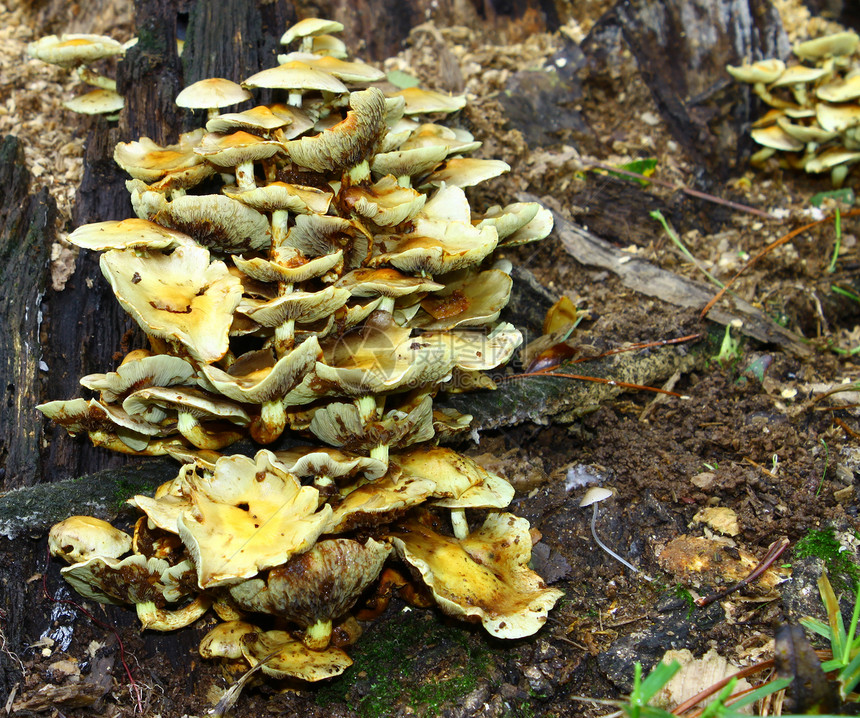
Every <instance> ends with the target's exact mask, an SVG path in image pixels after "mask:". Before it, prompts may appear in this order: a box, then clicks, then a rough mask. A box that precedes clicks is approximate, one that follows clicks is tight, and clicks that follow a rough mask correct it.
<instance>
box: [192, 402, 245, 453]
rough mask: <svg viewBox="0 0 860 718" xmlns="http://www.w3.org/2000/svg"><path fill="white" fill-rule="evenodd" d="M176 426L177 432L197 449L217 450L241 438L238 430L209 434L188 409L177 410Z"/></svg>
mask: <svg viewBox="0 0 860 718" xmlns="http://www.w3.org/2000/svg"><path fill="white" fill-rule="evenodd" d="M176 428H177V429H179V433H180V434H182V436H184V437H185V438H186V439H188V441H190V442H191V443H192V444H194V446H196V447H197V448H198V449H212V450H214V451H217V450H218V449H223V448H224V447H225V446H229V445H230V444H232V443H234V442H236V441H238V440H239V439H241V438H242V434H241V433H240V432H238V431H220V432H218V433H217V434H210V433H209V432H208V431H206V429H204V428H203V426H201V424H200V422H199V421H197V418H196V417H195V416H194V415H193V414H192V413H190V412H188V411H180V412H179V418H178V421H177V422H176Z"/></svg>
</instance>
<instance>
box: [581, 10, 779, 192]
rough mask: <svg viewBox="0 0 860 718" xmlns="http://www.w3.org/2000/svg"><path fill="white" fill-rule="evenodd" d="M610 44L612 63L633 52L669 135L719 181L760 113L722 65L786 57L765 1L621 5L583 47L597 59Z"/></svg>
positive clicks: (738, 154)
mask: <svg viewBox="0 0 860 718" xmlns="http://www.w3.org/2000/svg"><path fill="white" fill-rule="evenodd" d="M611 28H614V29H615V30H616V32H611V31H610V29H611ZM607 42H618V43H619V44H618V45H617V46H615V47H613V48H609V47H607V48H605V50H606V51H605V52H604V53H603V54H604V56H605V58H606V60H607V61H608V62H609V63H614V62H616V61H617V60H616V58H618V57H619V56H621V54H622V53H623V51H624V50H625V49H629V51H630V52H632V54H633V56H634V58H635V60H636V62H637V64H638V67H639V71H640V73H641V74H642V77H643V79H644V80H645V82H646V84H647V85H648V88H649V90H650V92H651V95H652V97H653V98H654V100H655V102H656V103H657V107H658V109H659V110H660V113H661V115H662V116H663V118H664V119H665V120H666V122H667V124H668V126H669V130H670V131H671V132H672V134H673V136H674V137H675V138H676V139H677V140H678V142H679V143H680V144H681V145H682V146H683V147H684V149H685V150H686V151H687V152H688V153H689V155H690V157H691V158H693V159H694V160H695V162H696V163H697V164H698V165H702V166H704V167H706V168H707V169H708V170H709V171H710V172H711V173H716V174H717V175H719V176H721V177H725V176H726V175H727V174H728V173H729V172H730V171H731V170H733V169H734V168H735V167H737V166H738V162H739V160H740V159H741V158H742V157H743V155H744V153H748V152H749V147H750V143H749V141H748V139H747V138H746V131H747V126H748V123H749V122H750V121H751V120H752V119H754V118H755V116H757V113H758V109H757V106H758V103H757V102H753V98H752V95H751V93H750V92H749V88H747V87H742V86H739V85H738V84H737V83H734V81H733V80H732V79H731V77H730V76H729V75H728V73H726V72H725V66H726V64H735V65H737V64H740V63H741V62H743V60H744V59H745V58H747V59H752V60H760V59H764V58H767V57H785V56H786V55H787V54H788V53H789V45H788V40H787V38H786V35H785V32H784V30H783V29H782V23H781V21H780V20H779V16H778V14H776V10H775V9H774V8H773V6H772V5H771V4H770V3H769V2H768V1H767V0H718V1H717V2H714V1H713V0H660V1H659V2H654V1H653V0H619V2H618V3H617V4H616V6H615V8H614V10H613V11H612V12H610V13H607V14H606V15H605V16H604V17H603V18H602V19H601V20H600V22H599V23H598V24H597V25H595V28H594V29H593V30H592V32H591V33H590V36H589V38H588V39H587V40H586V42H585V43H584V48H583V49H584V50H585V51H586V54H587V55H589V56H590V57H596V56H597V55H598V54H599V52H598V51H597V48H595V45H598V44H600V43H607ZM625 46H626V47H625Z"/></svg>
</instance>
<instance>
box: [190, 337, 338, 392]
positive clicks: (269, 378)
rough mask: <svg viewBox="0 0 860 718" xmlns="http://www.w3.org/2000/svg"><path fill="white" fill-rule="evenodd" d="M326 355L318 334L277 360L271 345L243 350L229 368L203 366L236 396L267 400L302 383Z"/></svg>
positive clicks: (216, 383)
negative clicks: (269, 347)
mask: <svg viewBox="0 0 860 718" xmlns="http://www.w3.org/2000/svg"><path fill="white" fill-rule="evenodd" d="M321 355H322V351H321V350H320V346H319V343H318V342H317V340H316V338H311V339H308V340H307V341H305V342H302V343H301V344H299V346H298V347H297V348H296V349H294V350H292V351H291V352H289V353H288V354H287V355H285V356H283V357H281V358H280V359H278V360H277V361H276V360H275V356H274V354H273V353H272V351H271V349H261V350H259V351H255V352H249V353H247V354H243V355H242V356H241V357H239V359H237V360H236V361H235V362H234V363H233V364H232V365H231V366H230V368H229V370H227V371H223V370H222V369H219V368H218V367H215V366H211V365H204V366H203V367H201V371H202V372H203V375H204V376H205V377H206V381H207V382H208V383H209V384H210V385H211V386H212V388H213V389H214V390H215V391H217V392H219V393H220V394H223V395H224V396H226V397H228V398H229V399H232V400H233V401H240V402H244V403H250V404H263V403H264V402H267V401H273V400H275V399H278V398H280V397H281V396H283V395H284V394H286V393H287V392H288V391H290V390H291V389H292V388H293V387H294V386H295V385H296V384H298V383H299V382H300V381H301V380H302V379H303V378H304V376H305V374H307V373H308V372H309V371H310V370H311V369H312V368H313V366H314V364H316V361H317V359H318V358H319V357H320V356H321Z"/></svg>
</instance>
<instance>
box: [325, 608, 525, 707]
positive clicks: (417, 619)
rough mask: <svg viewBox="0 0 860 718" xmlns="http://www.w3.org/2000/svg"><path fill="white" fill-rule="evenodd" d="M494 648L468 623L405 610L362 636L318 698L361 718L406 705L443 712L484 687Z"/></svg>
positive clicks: (326, 703) (381, 622)
mask: <svg viewBox="0 0 860 718" xmlns="http://www.w3.org/2000/svg"><path fill="white" fill-rule="evenodd" d="M492 652H493V649H491V648H490V647H488V646H487V645H486V644H484V643H483V642H482V641H481V640H480V639H478V638H477V637H476V636H474V635H473V634H472V633H471V632H470V631H469V630H468V629H467V628H465V627H460V626H457V625H447V624H446V623H444V622H443V621H440V620H439V617H438V616H435V615H432V614H425V615H424V616H422V615H420V614H417V613H416V612H411V611H410V612H407V613H402V614H399V615H397V616H394V617H392V618H390V619H388V620H385V621H380V622H379V623H377V624H376V625H374V626H373V627H372V628H371V629H370V630H368V631H367V633H365V634H364V635H363V636H362V638H361V641H359V642H358V644H357V645H356V646H355V647H354V648H352V649H350V654H351V656H352V659H353V665H352V667H351V668H349V669H348V670H347V672H346V673H344V674H343V676H341V677H340V678H339V679H338V680H336V681H332V682H331V683H330V684H328V685H326V686H323V687H322V688H321V689H320V690H319V691H318V692H317V697H316V701H317V703H318V704H319V705H322V706H325V705H328V704H329V703H332V702H342V703H346V704H347V705H348V706H349V707H350V708H351V709H352V710H354V711H355V712H356V713H357V714H358V715H359V716H360V718H384V717H385V716H389V715H392V714H393V712H394V711H395V710H396V708H397V707H402V706H403V705H409V706H411V707H412V708H413V709H414V710H415V712H416V714H417V715H426V716H432V715H437V714H438V713H439V712H440V711H441V709H442V707H443V706H444V705H445V704H446V703H451V702H452V701H455V700H457V699H458V698H460V697H462V696H465V695H467V694H468V693H470V692H471V691H473V690H474V689H475V688H476V687H477V686H478V678H479V676H486V674H487V671H488V668H489V665H490V658H491V653H492ZM524 715H525V714H524Z"/></svg>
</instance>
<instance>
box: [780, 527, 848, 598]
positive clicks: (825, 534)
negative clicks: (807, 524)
mask: <svg viewBox="0 0 860 718" xmlns="http://www.w3.org/2000/svg"><path fill="white" fill-rule="evenodd" d="M793 554H794V556H796V557H797V558H807V557H808V556H814V557H815V558H820V559H821V560H822V561H824V566H825V568H826V569H827V573H828V574H829V575H830V577H831V579H833V580H834V582H835V583H838V584H840V588H843V589H844V588H847V587H850V586H851V585H852V584H854V583H855V582H856V581H857V580H858V579H860V566H858V565H857V564H856V563H854V561H852V559H851V554H850V553H849V552H848V551H845V550H843V547H842V544H841V543H839V539H837V538H836V532H835V531H834V530H833V529H832V528H828V529H813V530H811V531H810V532H809V533H808V534H806V536H804V537H803V538H802V539H800V541H798V542H797V543H796V544H795V546H794V551H793Z"/></svg>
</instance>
